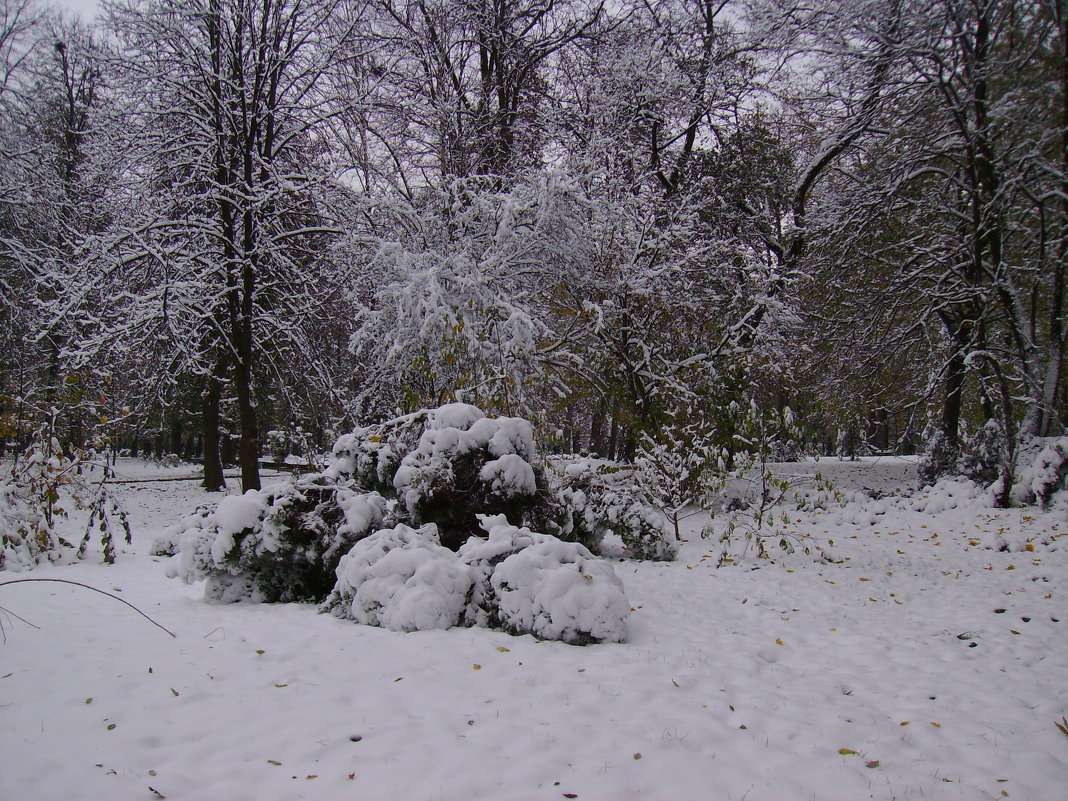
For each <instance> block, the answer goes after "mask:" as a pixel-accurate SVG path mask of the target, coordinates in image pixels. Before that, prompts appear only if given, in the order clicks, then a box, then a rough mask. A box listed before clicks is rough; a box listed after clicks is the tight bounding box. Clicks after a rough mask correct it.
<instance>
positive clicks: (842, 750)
mask: <svg viewBox="0 0 1068 801" xmlns="http://www.w3.org/2000/svg"><path fill="white" fill-rule="evenodd" d="M838 753H839V754H841V755H842V756H859V753H858V752H857V751H854V750H853V749H852V748H839V749H838Z"/></svg>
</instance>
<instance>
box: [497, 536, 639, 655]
mask: <svg viewBox="0 0 1068 801" xmlns="http://www.w3.org/2000/svg"><path fill="white" fill-rule="evenodd" d="M516 534H518V535H519V536H520V537H525V536H526V535H527V534H528V532H526V531H523V530H520V531H519V532H508V533H507V536H509V537H511V538H514V537H515V536H516ZM505 536H506V535H505V534H504V533H502V534H501V535H500V537H499V539H501V540H503V539H504V537H505ZM530 536H531V537H532V538H533V542H532V543H531V544H530V545H528V546H527V547H525V548H522V549H521V550H519V551H517V552H516V553H513V554H512V555H511V556H508V557H506V558H505V559H504V560H503V561H502V562H501V563H500V564H498V565H497V566H496V568H494V570H493V573H492V574H491V576H490V586H491V589H492V597H493V601H494V604H495V606H496V616H497V618H498V620H499V621H500V625H501V626H502V627H503V628H504V629H505V630H507V631H510V632H512V633H514V634H528V633H529V634H533V635H534V636H536V637H541V638H543V639H547V640H563V641H564V642H567V643H572V644H576V645H584V644H587V643H594V642H621V641H622V640H623V638H624V636H625V621H626V618H627V615H628V614H629V613H630V604H629V603H628V602H627V598H626V596H625V595H624V592H623V584H622V582H621V581H620V580H619V578H618V577H617V576H616V574H615V571H613V570H612V567H611V565H609V564H608V563H607V562H605V561H602V560H600V559H597V558H596V557H594V555H593V554H592V553H590V551H589V550H588V549H586V548H585V547H584V546H582V545H579V544H578V543H577V542H564V541H563V540H560V539H558V538H556V537H552V536H549V535H546V534H534V533H530ZM491 541H492V532H491Z"/></svg>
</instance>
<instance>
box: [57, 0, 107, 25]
mask: <svg viewBox="0 0 1068 801" xmlns="http://www.w3.org/2000/svg"><path fill="white" fill-rule="evenodd" d="M51 4H52V5H54V6H56V7H57V8H62V9H64V10H66V11H74V12H76V13H78V14H81V15H82V17H83V18H84V19H87V20H88V19H91V18H92V17H94V16H96V14H97V13H98V12H99V11H100V4H99V2H98V0H51Z"/></svg>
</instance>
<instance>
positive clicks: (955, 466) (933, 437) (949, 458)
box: [916, 429, 960, 487]
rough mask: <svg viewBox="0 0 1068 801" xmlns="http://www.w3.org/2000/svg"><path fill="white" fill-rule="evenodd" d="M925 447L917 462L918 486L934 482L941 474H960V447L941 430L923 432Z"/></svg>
mask: <svg viewBox="0 0 1068 801" xmlns="http://www.w3.org/2000/svg"><path fill="white" fill-rule="evenodd" d="M924 440H925V441H926V447H925V448H924V451H923V455H922V456H921V457H920V460H919V462H918V463H917V468H916V469H917V471H918V473H919V478H920V486H921V487H925V486H929V485H933V484H935V483H936V482H937V481H938V479H940V478H941V477H942V476H952V475H959V474H960V449H959V448H958V447H957V446H955V445H954V444H953V443H951V442H950V441H949V437H947V436H946V434H945V432H944V431H942V430H940V429H939V430H934V431H931V430H928V431H926V432H924Z"/></svg>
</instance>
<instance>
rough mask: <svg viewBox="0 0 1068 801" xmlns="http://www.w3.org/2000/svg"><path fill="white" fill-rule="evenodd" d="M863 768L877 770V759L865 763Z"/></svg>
mask: <svg viewBox="0 0 1068 801" xmlns="http://www.w3.org/2000/svg"><path fill="white" fill-rule="evenodd" d="M864 767H866V768H877V767H879V760H878V759H873V760H872V761H871V762H865V763H864Z"/></svg>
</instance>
